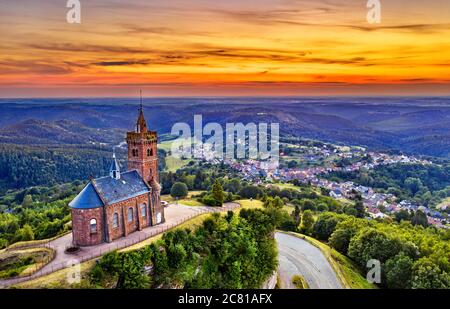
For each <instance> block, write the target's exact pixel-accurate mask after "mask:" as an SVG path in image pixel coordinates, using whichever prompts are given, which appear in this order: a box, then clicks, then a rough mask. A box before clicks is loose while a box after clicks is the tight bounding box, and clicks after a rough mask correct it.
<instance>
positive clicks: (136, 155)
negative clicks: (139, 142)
mask: <svg viewBox="0 0 450 309" xmlns="http://www.w3.org/2000/svg"><path fill="white" fill-rule="evenodd" d="M134 152H135V154H134V156H135V157H138V156H139V151H138V150H137V149H135V150H134Z"/></svg>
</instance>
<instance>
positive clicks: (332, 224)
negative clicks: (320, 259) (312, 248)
mask: <svg viewBox="0 0 450 309" xmlns="http://www.w3.org/2000/svg"><path fill="white" fill-rule="evenodd" d="M340 220H341V218H340V217H339V216H338V215H336V214H334V213H330V212H327V213H324V214H321V215H320V216H319V218H318V219H317V221H316V223H314V227H313V236H314V237H316V238H318V239H321V240H328V238H330V236H331V234H332V233H333V232H334V230H335V228H336V225H337V224H338V223H339V221H340Z"/></svg>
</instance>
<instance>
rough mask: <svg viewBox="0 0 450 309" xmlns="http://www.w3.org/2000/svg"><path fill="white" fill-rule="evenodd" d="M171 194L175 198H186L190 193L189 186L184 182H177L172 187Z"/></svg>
mask: <svg viewBox="0 0 450 309" xmlns="http://www.w3.org/2000/svg"><path fill="white" fill-rule="evenodd" d="M170 195H171V196H172V197H174V198H185V197H186V196H187V195H188V187H187V186H186V184H185V183H183V182H176V183H174V184H173V185H172V188H171V189H170Z"/></svg>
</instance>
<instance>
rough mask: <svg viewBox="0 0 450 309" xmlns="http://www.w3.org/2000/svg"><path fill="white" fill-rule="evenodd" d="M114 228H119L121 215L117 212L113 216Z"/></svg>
mask: <svg viewBox="0 0 450 309" xmlns="http://www.w3.org/2000/svg"><path fill="white" fill-rule="evenodd" d="M113 227H114V228H118V227H119V214H118V213H117V212H115V213H114V216H113Z"/></svg>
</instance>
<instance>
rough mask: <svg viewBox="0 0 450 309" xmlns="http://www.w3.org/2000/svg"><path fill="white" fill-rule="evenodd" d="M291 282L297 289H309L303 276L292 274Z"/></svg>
mask: <svg viewBox="0 0 450 309" xmlns="http://www.w3.org/2000/svg"><path fill="white" fill-rule="evenodd" d="M292 284H293V285H294V286H295V287H296V288H297V289H302V290H303V289H309V285H308V282H306V280H305V278H303V277H302V276H300V275H294V276H292Z"/></svg>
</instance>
